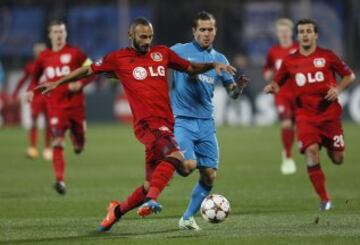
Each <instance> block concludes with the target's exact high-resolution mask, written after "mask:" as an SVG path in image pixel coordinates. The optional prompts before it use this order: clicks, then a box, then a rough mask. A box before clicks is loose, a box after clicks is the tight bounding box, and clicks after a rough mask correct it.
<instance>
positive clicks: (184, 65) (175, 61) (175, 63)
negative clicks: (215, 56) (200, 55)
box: [167, 48, 191, 71]
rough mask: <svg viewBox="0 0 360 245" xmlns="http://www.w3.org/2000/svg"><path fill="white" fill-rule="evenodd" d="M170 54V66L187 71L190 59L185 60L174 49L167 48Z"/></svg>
mask: <svg viewBox="0 0 360 245" xmlns="http://www.w3.org/2000/svg"><path fill="white" fill-rule="evenodd" d="M167 50H168V55H169V67H170V68H172V69H174V70H178V71H186V70H187V69H188V68H189V66H190V65H191V63H190V62H189V61H188V60H185V59H183V58H181V57H180V56H178V55H177V54H176V53H175V52H174V51H172V50H171V49H169V48H167Z"/></svg>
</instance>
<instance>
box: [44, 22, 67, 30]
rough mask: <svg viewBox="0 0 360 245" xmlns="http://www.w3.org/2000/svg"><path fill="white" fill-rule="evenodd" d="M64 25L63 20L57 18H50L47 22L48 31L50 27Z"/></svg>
mask: <svg viewBox="0 0 360 245" xmlns="http://www.w3.org/2000/svg"><path fill="white" fill-rule="evenodd" d="M59 25H65V22H64V21H62V20H59V19H55V20H51V21H50V22H49V24H48V31H50V29H51V27H53V26H59Z"/></svg>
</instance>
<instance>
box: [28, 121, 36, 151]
mask: <svg viewBox="0 0 360 245" xmlns="http://www.w3.org/2000/svg"><path fill="white" fill-rule="evenodd" d="M36 143H37V128H36V127H35V126H32V127H31V128H30V145H31V146H32V147H35V148H36Z"/></svg>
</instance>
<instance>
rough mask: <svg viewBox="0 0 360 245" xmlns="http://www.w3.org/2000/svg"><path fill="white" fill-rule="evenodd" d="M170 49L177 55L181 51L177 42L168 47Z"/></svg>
mask: <svg viewBox="0 0 360 245" xmlns="http://www.w3.org/2000/svg"><path fill="white" fill-rule="evenodd" d="M170 49H171V50H172V51H174V52H175V53H176V54H177V55H179V53H180V52H181V44H180V43H177V44H174V45H173V46H171V47H170Z"/></svg>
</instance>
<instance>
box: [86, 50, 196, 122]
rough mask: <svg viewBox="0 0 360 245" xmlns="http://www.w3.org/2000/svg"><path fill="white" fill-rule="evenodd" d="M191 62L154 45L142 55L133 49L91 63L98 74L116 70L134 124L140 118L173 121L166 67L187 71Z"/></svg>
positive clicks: (120, 51) (115, 52)
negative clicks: (157, 118) (158, 118)
mask: <svg viewBox="0 0 360 245" xmlns="http://www.w3.org/2000/svg"><path fill="white" fill-rule="evenodd" d="M189 66H190V62H189V61H187V60H184V59H182V58H180V57H179V56H178V55H177V54H176V53H175V52H174V51H172V50H171V49H169V48H168V47H166V46H160V45H158V46H154V47H152V48H151V49H150V51H149V52H147V53H146V54H144V55H142V54H139V53H137V52H136V50H135V49H133V48H125V49H120V50H117V51H114V52H112V53H110V54H108V55H107V56H105V57H104V59H102V60H100V61H98V62H96V63H94V64H92V65H91V68H92V70H93V71H94V72H95V73H99V72H114V73H115V74H116V76H117V77H118V78H119V80H120V81H121V83H122V85H123V87H124V90H125V93H126V95H127V97H128V100H129V104H130V108H131V111H132V113H133V116H134V124H137V123H138V122H139V121H140V120H141V119H144V118H149V117H160V118H165V119H167V120H169V121H170V122H173V120H174V119H173V114H172V110H171V107H170V99H169V88H168V84H167V69H168V68H173V69H175V70H180V71H185V70H186V69H187V68H188V67H189Z"/></svg>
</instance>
